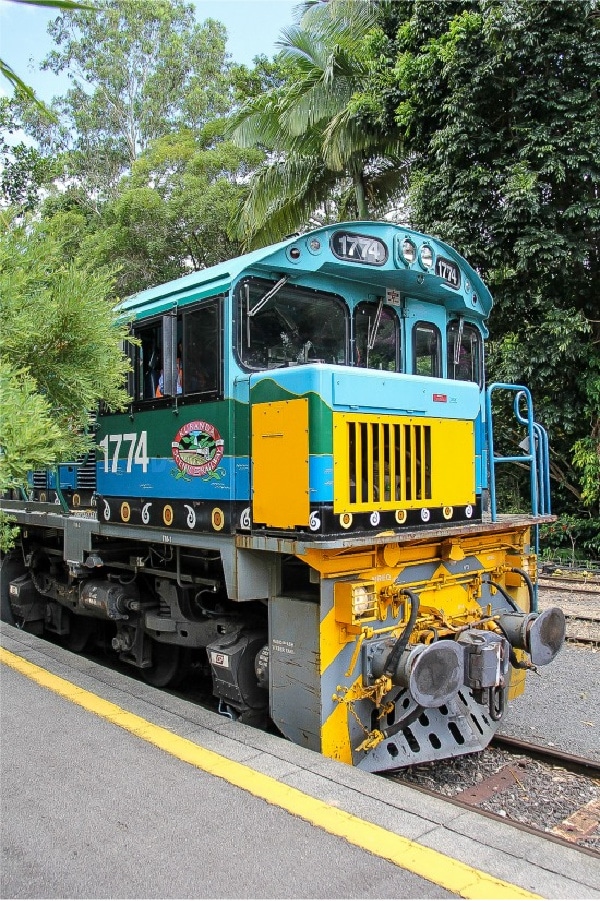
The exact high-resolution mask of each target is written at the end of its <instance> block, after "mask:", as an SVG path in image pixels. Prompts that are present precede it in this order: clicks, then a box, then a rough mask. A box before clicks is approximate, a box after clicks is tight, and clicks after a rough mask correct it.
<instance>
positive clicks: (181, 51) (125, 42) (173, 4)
mask: <svg viewBox="0 0 600 901" xmlns="http://www.w3.org/2000/svg"><path fill="white" fill-rule="evenodd" d="M194 13H195V10H194V6H193V5H192V4H189V3H185V2H184V0H105V2H103V3H102V4H101V5H100V6H99V8H97V9H94V10H91V9H87V10H78V11H65V12H64V13H63V14H62V15H60V16H58V17H57V19H55V20H54V22H52V23H51V24H50V26H49V31H50V33H51V35H52V37H53V38H54V41H55V49H54V50H52V51H51V53H50V54H49V55H48V57H47V58H46V60H45V61H44V63H43V66H42V67H43V68H45V69H48V70H50V71H52V72H55V73H62V72H66V73H67V74H68V75H69V78H70V81H71V85H72V87H71V88H70V90H69V91H68V92H67V93H66V95H65V96H63V97H60V98H57V99H56V100H55V101H54V103H53V106H52V108H53V112H54V114H55V116H56V118H55V119H51V118H49V117H48V116H46V115H44V114H43V113H42V112H40V111H39V109H37V108H33V107H27V106H26V107H25V108H24V110H23V116H24V119H25V125H26V128H27V131H28V133H29V134H30V135H31V136H32V137H34V138H35V139H36V141H37V142H38V145H39V148H40V151H41V153H42V154H43V155H44V156H46V157H51V158H54V159H55V160H56V161H57V164H58V165H60V169H61V177H62V179H63V180H64V181H68V182H69V183H70V184H74V183H77V184H78V185H79V187H81V188H83V189H84V190H85V202H86V203H87V204H88V205H89V207H90V209H92V210H94V211H95V212H99V211H100V210H101V207H102V205H103V203H104V202H105V201H106V200H107V199H112V198H114V197H115V195H116V194H117V193H118V190H119V184H120V181H121V179H122V177H123V175H124V174H125V173H126V172H127V170H128V169H130V167H131V165H132V164H133V162H134V161H135V159H136V158H137V157H138V156H139V154H140V153H142V152H143V151H145V150H146V149H147V148H148V146H149V144H150V142H151V141H153V140H155V139H156V138H159V137H162V136H163V135H165V134H167V133H169V132H172V131H176V130H178V129H180V128H181V127H193V128H198V127H201V126H202V125H203V124H205V123H206V122H207V121H209V120H211V119H212V118H213V117H214V116H216V115H220V114H222V113H225V112H226V111H227V110H228V108H229V105H230V84H229V79H228V74H227V68H228V67H227V63H226V55H225V31H224V28H223V26H222V25H221V23H219V22H216V21H214V20H212V19H209V20H207V21H206V22H205V23H203V24H199V23H197V22H196V21H195V17H194Z"/></svg>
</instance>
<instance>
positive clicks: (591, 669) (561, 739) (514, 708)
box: [498, 589, 600, 762]
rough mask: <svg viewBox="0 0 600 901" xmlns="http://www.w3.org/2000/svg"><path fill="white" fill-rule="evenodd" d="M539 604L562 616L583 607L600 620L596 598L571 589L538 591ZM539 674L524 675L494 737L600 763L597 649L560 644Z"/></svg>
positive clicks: (599, 665)
mask: <svg viewBox="0 0 600 901" xmlns="http://www.w3.org/2000/svg"><path fill="white" fill-rule="evenodd" d="M539 605H540V609H544V608H545V607H547V606H557V607H562V609H563V610H564V611H565V613H569V612H571V611H575V610H577V611H579V610H580V609H581V606H582V605H583V606H584V607H585V609H586V610H587V611H589V615H590V616H595V615H600V610H599V608H600V598H599V597H598V596H597V595H595V596H592V597H591V598H590V597H586V596H578V595H577V593H576V591H575V590H573V589H571V590H570V591H569V592H568V593H567V592H566V593H565V594H564V595H562V594H561V593H560V592H555V591H552V592H544V591H541V592H540V598H539ZM596 611H598V613H597V612H596ZM538 673H539V675H536V674H535V673H530V674H528V677H527V684H526V687H525V692H524V694H523V695H521V697H520V698H517V699H516V700H515V701H513V702H512V704H510V705H509V707H508V710H507V713H506V715H505V718H504V720H503V721H502V724H501V726H500V728H499V730H498V732H499V733H500V734H501V735H511V736H515V737H516V738H522V739H524V740H525V741H530V742H532V743H533V744H542V745H547V746H548V747H552V748H561V749H562V750H564V751H568V752H569V753H571V754H578V755H579V756H581V757H587V758H591V759H593V760H598V761H599V762H600V648H598V647H594V646H593V645H574V644H565V646H564V647H563V649H562V650H561V652H560V654H559V655H558V657H557V658H556V659H555V660H554V661H553V662H552V663H551V664H550V665H549V666H546V667H540V669H539V670H538Z"/></svg>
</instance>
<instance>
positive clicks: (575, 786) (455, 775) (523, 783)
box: [397, 747, 600, 855]
mask: <svg viewBox="0 0 600 901" xmlns="http://www.w3.org/2000/svg"><path fill="white" fill-rule="evenodd" d="M397 778H398V779H399V781H401V782H407V783H409V784H411V785H416V786H423V787H424V788H427V789H430V790H431V791H435V792H439V793H440V794H443V795H445V796H446V797H449V798H454V799H456V800H460V801H464V802H465V803H469V804H473V803H474V804H475V805H476V806H477V807H478V808H479V809H480V810H485V811H488V812H490V813H493V814H496V816H499V817H502V818H506V819H507V820H512V821H514V822H517V823H522V824H524V825H526V826H530V827H531V828H535V829H540V830H542V831H544V832H548V833H549V834H552V835H555V836H557V837H559V838H563V839H567V840H569V841H572V842H576V843H577V846H578V847H580V848H586V849H588V850H590V851H593V852H596V853H598V854H599V855H600V826H599V821H600V783H598V780H594V779H590V778H588V777H584V776H581V775H574V774H572V773H569V772H567V771H566V770H564V769H562V767H557V766H552V765H550V764H548V763H545V762H540V761H537V760H531V759H529V758H527V757H526V756H525V755H523V754H519V753H515V752H511V751H507V750H505V749H504V748H493V747H489V748H486V749H485V750H484V751H480V752H479V753H477V754H467V755H464V756H462V757H456V758H454V759H452V760H442V761H438V762H437V763H425V764H419V765H418V766H414V767H409V768H408V769H407V770H404V771H402V772H399V773H398V775H397Z"/></svg>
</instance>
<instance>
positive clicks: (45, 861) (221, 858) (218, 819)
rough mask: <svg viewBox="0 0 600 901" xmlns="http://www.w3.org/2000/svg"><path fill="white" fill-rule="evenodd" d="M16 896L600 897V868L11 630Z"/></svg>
mask: <svg viewBox="0 0 600 901" xmlns="http://www.w3.org/2000/svg"><path fill="white" fill-rule="evenodd" d="M0 639H1V640H0V664H1V666H0V686H1V690H0V704H1V718H2V719H1V733H0V734H1V740H0V741H1V743H0V767H1V776H2V787H1V801H2V820H1V827H0V828H1V837H2V867H1V881H0V896H1V897H2V898H4V899H7V898H162V899H171V898H179V899H182V898H213V899H216V898H246V899H251V898H263V899H265V898H279V899H283V898H381V899H383V898H412V899H416V898H423V899H426V898H427V899H428V898H453V897H462V898H484V899H485V898H487V899H492V898H494V899H495V898H515V899H520V898H539V897H542V898H562V899H587V898H600V862H599V861H598V860H597V859H595V858H593V857H591V856H590V855H586V854H583V853H581V852H579V851H578V850H577V849H575V848H572V849H571V848H566V847H563V846H562V845H559V844H557V843H556V842H553V841H552V840H550V839H543V838H539V837H535V836H533V835H531V834H529V833H527V832H523V831H521V830H517V829H515V828H513V827H512V826H511V825H510V824H508V823H501V822H496V821H491V820H488V819H486V818H484V817H483V816H481V815H479V814H477V813H471V812H466V811H464V810H462V809H458V808H457V807H455V806H453V805H452V804H451V803H449V802H445V801H441V800H439V799H434V798H430V797H427V796H424V795H423V794H421V793H418V792H417V791H415V790H413V789H411V788H408V787H405V786H402V785H397V784H394V783H391V782H389V781H388V780H385V779H383V778H381V777H378V776H374V775H371V774H368V773H363V772H361V771H359V770H357V769H355V768H352V767H350V766H347V765H345V764H340V763H337V762H335V761H331V760H328V759H326V758H324V757H322V756H321V755H319V754H317V753H314V752H312V751H308V750H305V749H303V748H299V747H297V746H296V745H293V744H291V743H290V742H288V741H285V740H284V739H282V738H279V737H277V736H274V735H271V734H266V733H263V732H260V731H257V730H255V729H253V728H251V727H249V726H244V725H242V724H240V723H237V722H233V721H231V720H228V719H226V718H223V717H221V716H219V715H218V714H216V713H214V712H212V711H210V710H206V709H204V708H202V707H199V706H197V705H195V704H193V703H191V702H190V701H188V700H184V699H182V698H180V697H175V696H173V695H169V694H166V693H165V692H162V691H160V690H157V689H154V688H151V687H150V686H147V685H145V684H144V683H143V682H140V681H138V680H137V679H134V678H131V677H130V676H127V675H123V674H121V673H117V672H114V671H112V670H109V669H107V668H104V667H103V666H101V665H99V664H97V663H95V662H92V661H90V660H87V659H85V658H82V657H78V656H77V655H74V654H71V653H70V652H68V651H66V650H64V649H62V648H60V647H57V646H55V645H53V644H50V643H48V642H45V641H43V640H40V639H38V638H36V637H35V636H33V635H30V634H28V633H25V632H22V631H19V630H17V629H14V628H12V627H11V626H8V625H6V624H4V623H2V624H1V625H0Z"/></svg>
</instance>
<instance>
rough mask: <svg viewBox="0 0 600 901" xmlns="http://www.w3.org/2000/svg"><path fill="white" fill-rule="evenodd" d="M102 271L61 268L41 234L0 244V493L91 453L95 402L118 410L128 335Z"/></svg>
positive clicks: (8, 234) (51, 242) (21, 232)
mask: <svg viewBox="0 0 600 901" xmlns="http://www.w3.org/2000/svg"><path fill="white" fill-rule="evenodd" d="M111 287H112V286H111V278H110V275H109V273H108V272H107V271H102V270H95V271H93V272H92V271H90V270H89V269H86V268H83V267H78V266H75V265H74V264H73V263H72V262H66V263H65V262H64V260H63V255H62V250H61V245H60V243H59V242H58V241H57V240H56V239H55V238H53V237H52V236H51V235H48V234H45V233H44V231H43V229H42V228H40V227H39V226H37V227H36V226H33V225H29V226H28V228H27V229H25V228H19V227H14V226H13V227H10V226H9V227H8V228H6V229H5V230H4V232H3V234H2V235H1V236H0V299H1V306H0V316H1V317H2V331H1V332H0V406H1V409H2V419H1V422H0V491H3V490H5V489H6V488H9V487H14V486H19V485H22V484H23V483H24V481H25V476H26V473H27V471H28V470H29V469H31V468H39V467H43V466H48V465H51V464H52V463H54V462H56V461H58V460H65V459H76V458H77V457H78V456H79V455H80V454H81V453H84V452H85V451H86V450H87V449H88V448H89V446H90V436H89V427H90V424H91V422H92V419H91V414H93V413H94V411H95V410H96V408H97V406H98V403H99V401H100V400H104V401H105V402H106V403H107V405H108V406H109V407H112V408H114V409H122V408H123V407H124V405H125V403H126V402H127V394H126V391H125V390H124V388H123V384H124V381H125V376H126V372H127V370H128V368H129V363H128V360H127V358H126V357H125V356H124V355H123V353H122V351H121V341H122V340H123V339H124V337H125V334H126V330H125V329H124V328H123V327H117V326H116V325H115V317H114V314H113V312H112V309H111V303H110V300H109V298H110V295H111Z"/></svg>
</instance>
